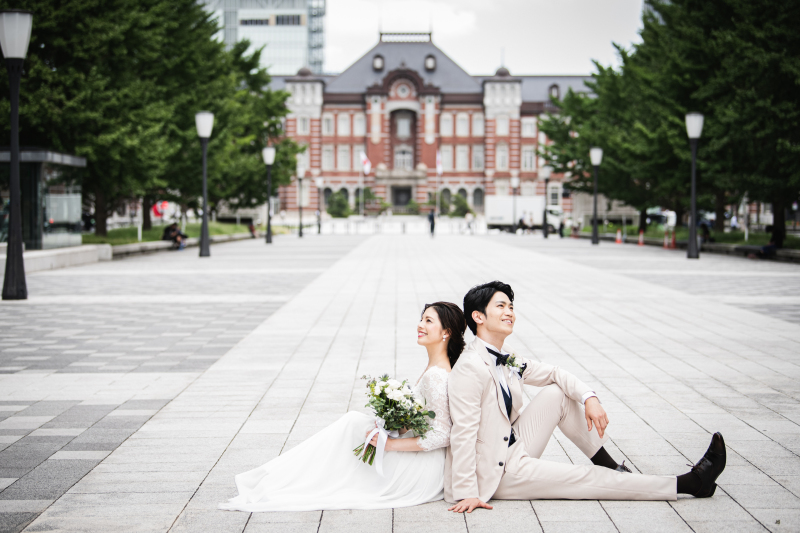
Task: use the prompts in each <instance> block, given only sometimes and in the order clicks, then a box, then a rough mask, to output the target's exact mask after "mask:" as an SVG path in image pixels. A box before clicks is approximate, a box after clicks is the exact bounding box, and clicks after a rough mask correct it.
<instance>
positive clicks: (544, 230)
mask: <svg viewBox="0 0 800 533" xmlns="http://www.w3.org/2000/svg"><path fill="white" fill-rule="evenodd" d="M549 185H550V178H545V179H544V215H543V216H542V220H543V221H544V222H542V234H543V235H544V238H545V239H546V238H547V234H548V233H549V228H548V224H547V195H548V194H549V193H548V186H549Z"/></svg>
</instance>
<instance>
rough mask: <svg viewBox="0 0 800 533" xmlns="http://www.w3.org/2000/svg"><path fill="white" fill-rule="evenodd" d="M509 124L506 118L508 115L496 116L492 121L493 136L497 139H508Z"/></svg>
mask: <svg viewBox="0 0 800 533" xmlns="http://www.w3.org/2000/svg"><path fill="white" fill-rule="evenodd" d="M510 123H511V120H510V119H509V118H508V115H497V118H496V119H495V120H494V124H495V130H494V134H495V135H496V136H497V137H508V132H509V130H510Z"/></svg>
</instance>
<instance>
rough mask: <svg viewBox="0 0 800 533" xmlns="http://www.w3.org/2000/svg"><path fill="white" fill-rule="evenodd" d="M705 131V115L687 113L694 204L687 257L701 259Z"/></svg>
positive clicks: (690, 221)
mask: <svg viewBox="0 0 800 533" xmlns="http://www.w3.org/2000/svg"><path fill="white" fill-rule="evenodd" d="M702 133H703V115H701V114H700V113H687V114H686V134H687V135H688V136H689V144H690V145H691V146H692V205H691V219H690V220H689V243H688V246H687V247H686V257H687V259H700V251H699V250H698V249H697V165H696V162H697V140H698V139H699V138H700V135H701V134H702Z"/></svg>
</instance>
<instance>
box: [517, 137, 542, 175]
mask: <svg viewBox="0 0 800 533" xmlns="http://www.w3.org/2000/svg"><path fill="white" fill-rule="evenodd" d="M521 155H522V170H524V171H527V172H532V171H534V170H536V157H537V156H538V154H537V152H536V147H535V146H534V145H532V144H524V145H522V154H521Z"/></svg>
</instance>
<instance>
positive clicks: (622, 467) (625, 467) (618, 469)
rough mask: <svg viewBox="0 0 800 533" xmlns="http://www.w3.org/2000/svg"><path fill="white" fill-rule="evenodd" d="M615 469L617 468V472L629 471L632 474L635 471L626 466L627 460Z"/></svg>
mask: <svg viewBox="0 0 800 533" xmlns="http://www.w3.org/2000/svg"><path fill="white" fill-rule="evenodd" d="M614 470H616V471H617V472H622V473H625V472H627V473H628V474H632V473H633V472H631V469H630V468H628V467H627V466H625V461H622V464H621V465H619V466H617V467H616V468H615V469H614Z"/></svg>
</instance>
